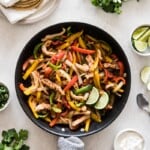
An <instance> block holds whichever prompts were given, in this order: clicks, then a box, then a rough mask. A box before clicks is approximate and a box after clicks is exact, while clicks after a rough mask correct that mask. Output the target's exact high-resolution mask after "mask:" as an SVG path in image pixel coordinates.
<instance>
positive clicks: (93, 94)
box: [86, 87, 99, 105]
mask: <svg viewBox="0 0 150 150" xmlns="http://www.w3.org/2000/svg"><path fill="white" fill-rule="evenodd" d="M98 98H99V91H98V89H97V88H95V87H93V88H92V91H91V93H90V95H89V98H88V99H87V101H86V104H87V105H93V104H95V103H96V102H97V100H98Z"/></svg>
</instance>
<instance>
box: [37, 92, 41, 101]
mask: <svg viewBox="0 0 150 150" xmlns="http://www.w3.org/2000/svg"><path fill="white" fill-rule="evenodd" d="M41 94H42V93H41V91H37V93H36V98H37V100H39V99H40V98H41Z"/></svg>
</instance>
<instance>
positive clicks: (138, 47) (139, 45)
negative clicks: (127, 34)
mask: <svg viewBox="0 0 150 150" xmlns="http://www.w3.org/2000/svg"><path fill="white" fill-rule="evenodd" d="M133 45H134V47H135V49H136V50H137V51H139V52H144V51H146V50H147V46H148V45H147V42H142V41H137V40H134V41H133Z"/></svg>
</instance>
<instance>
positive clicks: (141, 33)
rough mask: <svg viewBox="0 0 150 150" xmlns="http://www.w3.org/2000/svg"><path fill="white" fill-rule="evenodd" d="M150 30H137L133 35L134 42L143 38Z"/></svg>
mask: <svg viewBox="0 0 150 150" xmlns="http://www.w3.org/2000/svg"><path fill="white" fill-rule="evenodd" d="M148 29H149V28H148V27H139V28H137V29H136V30H135V31H134V32H133V34H132V38H133V39H134V40H137V39H138V38H139V37H141V36H142V35H143V34H144V33H145V32H146V31H147V30H148Z"/></svg>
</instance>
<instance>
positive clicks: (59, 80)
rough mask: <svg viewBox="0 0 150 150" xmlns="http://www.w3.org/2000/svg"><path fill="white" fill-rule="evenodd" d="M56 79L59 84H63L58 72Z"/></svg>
mask: <svg viewBox="0 0 150 150" xmlns="http://www.w3.org/2000/svg"><path fill="white" fill-rule="evenodd" d="M56 80H57V82H58V84H59V85H61V79H60V76H59V74H58V73H57V72H56Z"/></svg>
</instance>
